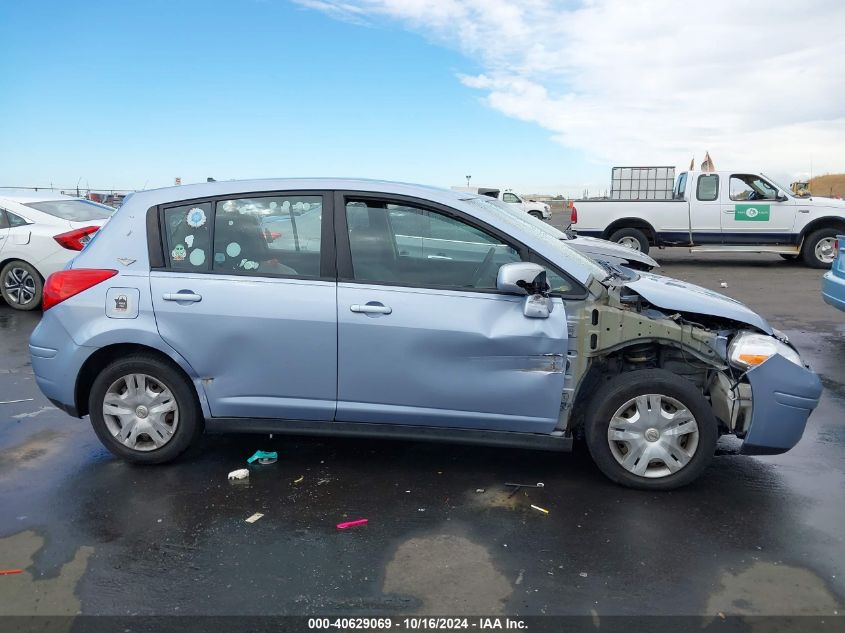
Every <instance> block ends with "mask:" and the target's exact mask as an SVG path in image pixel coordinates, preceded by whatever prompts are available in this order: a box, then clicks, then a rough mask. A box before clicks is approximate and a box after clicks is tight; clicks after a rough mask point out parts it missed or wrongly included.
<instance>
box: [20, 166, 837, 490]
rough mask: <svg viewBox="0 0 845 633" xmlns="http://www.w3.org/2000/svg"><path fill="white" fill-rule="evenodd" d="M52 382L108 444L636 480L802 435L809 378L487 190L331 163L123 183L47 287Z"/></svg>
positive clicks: (125, 452) (718, 319)
mask: <svg viewBox="0 0 845 633" xmlns="http://www.w3.org/2000/svg"><path fill="white" fill-rule="evenodd" d="M44 309H45V312H44V317H43V319H42V321H41V323H40V324H39V326H38V327H37V328H36V329H35V331H34V332H33V334H32V338H31V340H30V351H31V354H32V365H33V368H34V371H35V376H36V379H37V381H38V385H39V386H40V388H41V390H42V391H43V392H44V394H45V395H46V396H47V397H48V398H49V399H50V400H51V401H52V402H54V403H55V404H56V405H57V406H58V407H60V408H62V409H64V410H65V411H67V412H68V413H69V414H70V415H73V416H77V417H81V416H85V415H90V417H91V422H92V424H93V427H94V430H95V431H96V433H97V435H98V436H99V437H100V439H101V440H102V442H103V443H104V444H105V445H106V446H107V447H108V448H109V449H110V450H111V451H112V452H114V453H115V454H117V455H119V456H121V457H123V458H125V459H128V460H131V461H134V462H142V463H159V462H165V461H168V460H171V459H173V458H175V457H176V456H177V455H179V454H180V453H181V452H182V451H184V450H185V449H186V448H187V447H188V446H189V445H190V444H191V443H192V442H193V441H194V440H195V439H196V438H197V437H198V436H199V435H200V434H201V433H202V432H203V431H204V430H208V431H251V432H264V433H290V434H295V433H299V434H332V435H349V436H353V435H354V436H369V437H394V438H408V439H426V440H448V441H459V442H470V443H480V444H499V445H508V446H517V447H525V448H540V449H550V450H568V449H570V448H571V447H572V444H573V439H574V438H576V437H584V438H585V439H586V444H587V447H588V449H589V451H590V453H591V455H592V456H593V458H594V460H595V462H596V464H597V465H598V466H599V468H600V469H601V470H602V471H603V472H604V473H605V474H606V475H607V476H608V477H610V478H611V479H612V480H614V481H616V482H618V483H621V484H624V485H627V486H632V487H639V488H648V489H669V488H674V487H677V486H680V485H683V484H686V483H688V482H690V481H692V480H693V479H694V478H696V477H697V476H698V475H699V474H700V473H701V472H702V471H703V470H704V468H705V467H706V466H707V464H708V463H709V462H710V460H711V458H712V456H713V452H714V448H715V444H716V440H717V438H718V436H719V435H721V434H735V435H737V436H739V437H740V438H742V439H743V448H742V450H743V452H745V453H751V454H761V453H781V452H784V451H787V450H789V449H790V448H791V447H792V446H794V445H795V444H796V443H797V442H798V440H799V439H800V438H801V435H802V433H803V430H804V426H805V424H806V421H807V418H808V416H809V415H810V412H811V411H812V410H813V409H814V408H815V406H816V405H817V402H818V398H819V396H820V393H821V385H820V382H819V379H818V377H817V376H816V375H815V374H814V373H813V372H812V371H811V370H809V369H808V368H807V367H805V365H804V364H803V363H802V361H801V359H800V357H799V355H798V352H797V351H796V350H795V349H794V348H793V347H792V346H791V345H790V344H789V342H788V341H787V340H786V337H784V336H783V335H782V334H780V333H778V332H777V331H774V330H773V329H772V328H771V327H770V326H769V324H768V323H767V322H766V321H765V319H763V318H762V317H761V316H759V315H757V314H755V313H754V312H752V311H751V310H749V309H748V308H746V307H745V306H743V305H742V304H740V303H738V302H736V301H734V300H732V299H730V298H728V297H725V296H723V295H720V294H718V293H715V292H711V291H709V290H706V289H704V288H700V287H697V286H693V285H691V284H687V283H684V282H681V281H677V280H674V279H670V278H667V277H661V276H658V275H653V274H650V273H643V272H636V271H633V270H631V269H629V268H624V267H620V266H618V265H616V264H613V263H610V262H603V261H597V260H593V259H590V258H587V257H585V256H584V255H582V254H580V253H578V252H577V251H576V250H574V249H573V248H572V247H570V246H569V245H567V243H566V240H562V239H560V238H559V233H556V232H555V231H554V230H551V229H548V228H547V227H545V225H543V224H542V223H538V222H536V221H534V220H533V219H531V218H522V217H521V216H519V215H518V214H512V213H505V212H503V211H502V209H501V208H499V207H498V206H496V205H495V204H491V202H490V201H489V200H486V199H485V197H484V196H478V195H475V194H465V193H457V192H453V191H446V190H441V189H434V188H428V187H421V186H415V185H407V184H398V183H386V182H375V181H366V180H344V179H302V180H259V181H242V182H216V183H206V184H201V185H189V186H182V187H174V188H168V189H160V190H154V191H145V192H142V193H137V194H134V195H133V196H131V197H130V198H129V199H127V201H126V202H125V204H124V205H123V206H122V207H121V208H120V210H119V211H118V212H117V213H116V214H115V215H114V217H113V218H112V220H111V221H110V222H109V223H108V225H107V226H106V227H105V229H103V230H101V231H100V232H99V233H98V234H97V236H96V237H95V238H94V239H93V240H92V241H91V242H90V243H89V244H88V246H87V247H86V248H85V250H84V251H82V253H80V254H79V255H78V256H77V257H76V259H75V260H73V261H72V262H71V263H70V264H69V265H68V267H67V269H65V270H64V271H61V272H58V273H55V274H54V275H52V276H51V277H50V278H49V279H48V280H47V282H46V284H45V290H44Z"/></svg>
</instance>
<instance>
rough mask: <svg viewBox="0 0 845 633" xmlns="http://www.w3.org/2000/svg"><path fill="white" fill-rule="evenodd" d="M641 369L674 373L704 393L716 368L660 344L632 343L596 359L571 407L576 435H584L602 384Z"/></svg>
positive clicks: (572, 425)
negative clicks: (586, 417)
mask: <svg viewBox="0 0 845 633" xmlns="http://www.w3.org/2000/svg"><path fill="white" fill-rule="evenodd" d="M639 369H665V370H667V371H671V372H672V373H673V374H676V375H678V376H680V377H681V378H685V379H687V380H689V381H690V382H692V383H693V384H694V385H695V386H696V387H698V388H699V389H700V390H701V391H702V392H704V390H705V388H706V386H707V383H708V382H709V379H710V372H711V371H712V370H713V369H714V368H710V367H707V366H705V365H704V364H703V363H702V362H700V361H697V359H696V358H695V357H694V356H692V355H691V354H690V353H684V351H683V350H682V349H679V348H677V347H673V346H671V345H664V344H661V343H632V344H631V345H628V346H626V347H623V348H622V349H619V350H616V351H614V352H613V353H612V354H608V355H607V356H604V357H601V358H597V359H595V360H594V361H593V363H592V364H591V365H590V368H589V369H588V370H587V373H586V374H584V377H583V378H582V379H581V382H580V384H579V385H578V391H577V393H576V395H575V400H574V402H573V405H572V412H573V414H574V416H573V417H572V418H571V420H570V423H569V428H570V429H572V430H573V431H574V432H575V434H576V436H578V437H580V436H581V433H582V429H583V425H584V413H585V412H586V409H587V405H588V404H589V402H590V399H591V398H592V397H593V395H594V394H596V393H597V392H598V390H599V388H600V387H601V385H602V383H605V382H607V381H608V380H611V379H612V378H614V377H615V376H618V375H619V374H621V373H623V372H628V371H636V370H639Z"/></svg>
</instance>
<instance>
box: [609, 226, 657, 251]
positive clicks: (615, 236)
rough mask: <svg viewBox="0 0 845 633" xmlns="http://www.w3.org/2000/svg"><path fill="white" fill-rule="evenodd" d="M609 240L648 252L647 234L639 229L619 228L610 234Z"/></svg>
mask: <svg viewBox="0 0 845 633" xmlns="http://www.w3.org/2000/svg"><path fill="white" fill-rule="evenodd" d="M610 241H611V242H616V243H617V244H622V245H624V246H628V247H629V248H633V249H634V250H635V251H640V252H641V253H644V254H646V255H647V254H648V236H647V235H646V234H645V233H643V232H642V231H641V230H640V229H619V230H617V231H614V232H613V233H612V234H611V235H610Z"/></svg>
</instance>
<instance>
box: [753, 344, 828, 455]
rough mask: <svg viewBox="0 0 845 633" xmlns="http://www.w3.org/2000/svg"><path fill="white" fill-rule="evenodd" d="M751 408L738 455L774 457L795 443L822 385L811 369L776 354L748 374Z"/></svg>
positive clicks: (817, 398) (799, 436)
mask: <svg viewBox="0 0 845 633" xmlns="http://www.w3.org/2000/svg"><path fill="white" fill-rule="evenodd" d="M747 376H748V381H749V382H750V383H751V395H752V402H753V408H752V413H751V424H750V425H749V429H748V432H747V433H746V435H745V441H744V442H743V444H742V449H741V452H742V453H744V454H746V455H777V454H779V453H785V452H786V451H788V450H789V449H790V448H792V447H793V446H795V445H796V444H797V443H798V440H800V439H801V436H802V435H803V434H804V428H805V427H806V425H807V418H809V417H810V413H812V411H813V409H815V408H816V406H817V405H818V404H819V398H820V397H821V394H822V383H821V380H819V377H818V376H817V375H816V374H815V373H814V372H813V371H811V370H809V369H806V368H804V367H799V366H798V365H796V364H795V363H792V362H790V361H788V360H786V359H785V358H784V357H783V356H780V355H777V356H774V357H772V358H770V359H769V360H767V361H766V362H765V363H763V364H762V365H758V366H757V367H755V368H754V369H752V370H750V371H749V372H748V374H747Z"/></svg>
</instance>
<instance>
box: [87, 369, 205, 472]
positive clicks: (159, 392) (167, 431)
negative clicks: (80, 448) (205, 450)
mask: <svg viewBox="0 0 845 633" xmlns="http://www.w3.org/2000/svg"><path fill="white" fill-rule="evenodd" d="M133 376H142V377H143V380H144V385H145V387H146V388H145V389H143V391H144V393H143V394H140V393H139V395H138V396H137V397H135V396H134V395H133V393H132V391H133V390H134V391H136V392H140V391H141V390H139V389H137V386H138V385H140V384H141V383H140V379H138V380H134V379H133V378H131V377H133ZM133 380H134V382H133ZM165 390H166V393H165ZM121 391H123V395H119V394H120V392H121ZM107 394H108V399H109V400H110V401H111V402H110V403H107V402H106V399H107ZM151 394H155V395H154V396H153V395H151ZM124 397H126V398H128V399H129V401H128V402H127V403H126V404H123V403H122V399H123V398H124ZM104 406H108V407H109V411H114V412H115V413H114V414H113V415H107V413H106V412H105V411H104ZM156 407H170V408H168V409H167V410H166V412H164V413H161V414H159V415H153V409H154V408H156ZM142 408H143V409H144V410H143V411H139V409H142ZM88 411H89V414H90V416H91V425H92V426H93V427H94V432H95V433H96V434H97V437H99V438H100V441H101V442H102V443H103V445H105V447H106V448H108V449H109V450H110V451H111V452H112V453H114V454H115V455H117V456H118V457H121V458H123V459H125V460H127V461H130V462H134V463H137V464H162V463H164V462H169V461H171V460H173V459H175V458H176V457H178V456H179V455H180V454H181V453H182V452H184V451H185V450H186V449H187V448H188V447H189V446H190V445H191V444H192V443H193V442H194V441H195V440H196V439H197V438H198V437H199V436H200V435H201V434H202V432H203V428H204V420H203V416H202V409H201V408H200V405H199V401H198V399H197V394H196V391H195V389H194V386H193V384H191V382H190V381H189V380H188V379H187V378H186V377H185V376H184V374H182V372H181V371H180V370H179V369H177V368H176V367H175V366H174V365H172V364H171V363H169V362H167V361H164V360H161V359H159V358H157V357H155V356H153V355H150V354H133V355H130V356H128V357H127V358H124V359H120V360H116V361H114V362H112V363H111V364H109V365H107V366H106V367H105V368H104V369H103V370H102V371H101V372H100V373H99V375H98V376H97V377H96V378H95V379H94V383H93V384H92V386H91V392H90V394H89V396H88ZM119 411H125V412H126V413H124V414H118V413H117V412H119ZM127 425H129V426H128V427H127ZM139 427H140V429H139V430H140V432H136V431H134V429H137V428H139ZM124 429H126V431H127V432H128V437H127V441H126V443H124V442H122V441H121V440H119V439H118V437H117V433H120V432H124ZM133 435H134V437H133ZM154 438H155V439H154Z"/></svg>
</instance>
